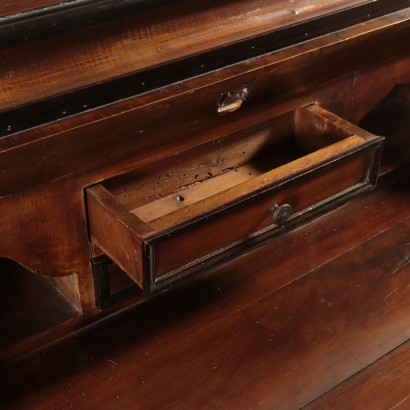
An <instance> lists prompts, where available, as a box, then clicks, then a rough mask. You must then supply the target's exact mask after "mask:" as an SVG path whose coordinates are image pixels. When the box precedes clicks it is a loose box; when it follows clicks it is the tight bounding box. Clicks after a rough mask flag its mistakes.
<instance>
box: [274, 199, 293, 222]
mask: <svg viewBox="0 0 410 410" xmlns="http://www.w3.org/2000/svg"><path fill="white" fill-rule="evenodd" d="M269 211H270V212H272V214H273V223H275V224H276V225H282V224H284V223H285V222H286V221H287V220H288V219H289V217H290V216H291V215H292V206H291V205H289V204H283V205H280V206H279V205H278V204H273V205H272V206H270V207H269Z"/></svg>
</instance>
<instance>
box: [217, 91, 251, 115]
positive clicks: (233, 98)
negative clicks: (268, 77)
mask: <svg viewBox="0 0 410 410" xmlns="http://www.w3.org/2000/svg"><path fill="white" fill-rule="evenodd" d="M248 96H249V87H248V86H244V87H242V88H240V89H239V90H236V91H228V92H226V93H224V94H222V95H221V96H220V98H219V102H218V114H227V113H229V112H234V111H236V110H239V108H241V106H242V103H243V102H244V101H245V100H246V99H247V98H248Z"/></svg>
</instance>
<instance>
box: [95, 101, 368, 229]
mask: <svg viewBox="0 0 410 410" xmlns="http://www.w3.org/2000/svg"><path fill="white" fill-rule="evenodd" d="M305 111H306V112H305ZM352 134H353V133H352V132H351V131H349V130H347V129H345V128H344V127H343V126H342V125H340V124H337V123H336V122H335V121H334V119H333V118H326V116H321V115H317V114H316V113H312V112H310V111H309V110H307V109H301V110H299V111H294V112H291V113H287V114H285V115H282V116H280V117H278V118H273V119H271V120H269V121H267V122H264V123H262V124H258V125H256V126H253V127H250V128H249V129H245V130H243V131H241V132H239V133H234V134H231V135H227V136H221V137H220V138H218V139H216V140H212V141H210V142H208V143H206V144H203V145H200V146H198V147H195V148H193V149H190V150H188V151H186V152H182V153H177V154H176V155H174V156H173V157H171V158H169V159H168V160H167V161H163V162H161V163H160V164H154V165H153V166H151V167H150V168H144V169H139V170H137V171H136V172H134V173H131V174H127V175H125V176H121V177H119V178H114V179H113V180H110V181H106V182H104V184H103V185H104V187H105V188H106V189H108V190H109V191H110V192H111V193H112V194H113V195H114V196H115V197H116V198H117V200H118V201H119V202H121V203H123V204H124V205H126V207H127V208H128V209H129V210H130V212H131V213H133V214H134V215H136V216H137V217H138V218H139V219H141V220H142V221H144V222H146V223H148V224H149V223H150V222H153V221H155V220H156V219H159V218H162V217H164V216H166V215H168V214H171V213H174V212H176V211H178V210H182V209H184V208H187V207H189V206H191V205H193V204H197V203H198V202H203V203H204V204H206V200H207V198H210V197H212V196H214V195H217V194H219V193H221V192H224V191H226V190H228V189H231V188H233V187H237V186H239V185H241V184H244V183H248V182H249V181H252V180H255V185H260V183H262V184H263V183H265V181H264V180H265V179H266V180H267V179H268V178H274V174H272V173H271V171H272V170H275V169H278V168H280V167H282V166H284V165H286V164H289V163H292V162H293V161H296V160H298V159H300V158H303V157H305V156H307V155H309V154H312V152H315V151H317V150H321V149H323V148H325V147H327V146H330V145H332V144H334V143H337V142H338V141H341V140H342V139H345V138H347V137H349V136H352ZM357 138H358V137H357ZM359 142H361V139H359V138H358V139H357V140H356V141H353V139H352V140H350V142H349V143H353V144H356V143H359ZM262 180H263V181H264V182H260V181H262ZM257 181H258V182H257ZM179 219H180V221H181V220H183V219H184V214H183V213H181V214H180V218H179ZM174 222H175V221H174ZM153 226H155V223H153Z"/></svg>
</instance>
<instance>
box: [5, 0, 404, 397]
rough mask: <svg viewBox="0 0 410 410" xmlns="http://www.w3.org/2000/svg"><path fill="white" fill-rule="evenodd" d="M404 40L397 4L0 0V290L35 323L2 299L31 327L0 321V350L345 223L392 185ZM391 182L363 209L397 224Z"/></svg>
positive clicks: (23, 345)
mask: <svg viewBox="0 0 410 410" xmlns="http://www.w3.org/2000/svg"><path fill="white" fill-rule="evenodd" d="M409 38H410V1H409V0H396V1H394V2H392V1H388V0H376V1H373V0H372V1H370V0H350V1H346V0H345V1H339V0H322V1H317V0H316V1H314V0H301V1H297V2H295V1H292V0H281V1H267V0H264V1H262V0H261V1H259V0H258V1H251V0H229V1H226V2H217V1H208V2H206V3H204V2H202V1H196V0H180V1H177V0H175V1H160V0H158V1H155V0H139V1H137V0H128V1H112V0H78V1H67V2H61V1H59V0H43V1H40V0H31V1H15V2H14V3H10V2H6V3H5V4H4V5H0V47H1V49H0V61H1V65H0V78H1V81H0V238H1V239H0V257H1V258H2V260H1V261H2V263H1V264H0V269H1V270H2V278H3V284H4V285H3V286H4V288H5V289H12V290H13V292H12V293H13V294H15V293H16V292H17V293H18V289H23V288H24V286H30V288H35V287H37V288H38V289H40V288H41V289H44V291H41V292H43V293H41V294H40V293H39V294H38V297H37V301H36V304H40V305H41V306H39V307H38V309H39V311H41V312H42V314H41V318H37V319H30V314H29V313H26V312H27V310H24V309H27V306H31V309H36V307H35V306H33V305H32V301H31V300H30V299H29V298H27V300H26V301H25V302H26V303H23V302H17V303H16V305H15V306H13V309H19V307H20V306H21V309H22V311H24V312H25V313H24V314H22V315H21V316H22V317H23V316H24V317H25V318H26V319H27V322H30V320H32V321H33V323H35V325H33V326H32V327H30V326H29V325H27V324H26V325H22V327H23V328H24V327H25V326H27V327H26V329H27V331H19V332H16V331H15V327H16V325H15V321H14V319H11V318H12V317H13V315H11V314H10V315H11V316H8V317H9V319H7V318H6V319H4V323H7V326H6V328H7V329H8V330H7V332H8V333H9V334H10V335H12V336H10V337H9V338H6V339H5V341H4V343H3V348H4V353H3V354H2V357H3V359H4V360H5V361H8V362H10V361H12V360H14V359H16V358H18V357H19V356H21V355H23V354H26V353H28V352H30V351H32V350H35V349H38V348H40V347H42V346H44V345H46V344H47V343H50V342H51V341H55V340H57V339H60V338H62V337H66V336H67V335H69V334H70V333H72V332H73V331H76V330H78V329H82V328H85V327H86V325H87V324H89V323H91V322H95V321H96V320H97V319H102V318H103V317H105V316H107V315H110V314H112V313H113V312H115V311H119V310H121V309H123V308H124V307H125V306H129V305H132V304H135V303H137V302H138V303H140V302H142V304H143V305H144V304H146V306H147V307H146V308H142V309H146V311H148V310H149V307H152V306H155V303H158V304H159V305H161V304H162V303H165V302H164V299H163V298H164V297H170V298H172V296H164V295H162V294H163V293H164V292H165V291H170V292H169V293H170V294H173V292H174V293H175V294H176V295H177V294H179V295H181V294H183V292H182V290H180V289H186V292H189V286H192V283H201V277H207V275H211V276H212V275H216V276H218V275H217V274H214V273H211V272H220V273H219V275H224V272H223V269H224V266H227V265H226V264H228V266H231V265H229V264H233V265H232V266H239V262H238V261H240V260H238V259H237V258H238V256H240V255H245V257H246V258H248V262H246V263H247V264H248V265H249V266H251V265H252V257H251V255H252V252H256V251H252V252H251V253H249V255H247V253H248V252H249V251H250V250H251V249H255V247H257V248H256V249H258V250H259V251H260V252H262V250H263V249H267V247H269V246H270V245H269V243H271V242H267V241H269V240H274V241H275V242H274V243H275V244H276V245H275V246H277V247H278V249H282V247H285V246H288V245H286V240H287V239H286V238H292V237H293V236H292V235H297V232H298V230H297V229H311V228H309V227H315V226H316V227H320V226H322V225H320V224H321V221H322V220H323V218H324V217H325V216H326V215H327V213H328V212H329V211H333V214H334V215H339V216H338V217H337V218H336V219H334V220H332V219H329V221H335V222H331V223H334V230H335V232H337V231H339V229H342V228H341V227H345V226H346V224H348V225H350V229H351V231H350V232H356V231H355V230H354V227H353V225H355V224H356V223H357V224H359V222H358V221H355V214H357V215H361V217H363V218H372V216H371V215H370V214H366V212H365V211H363V210H361V207H360V205H354V204H356V203H360V201H363V204H366V200H367V198H379V197H378V196H377V195H380V197H382V196H383V195H385V196H384V197H383V198H388V195H387V194H384V193H383V192H385V191H383V189H385V190H387V189H388V188H383V187H387V186H390V185H389V184H391V183H392V181H393V180H394V179H396V178H398V177H399V176H401V178H402V179H401V180H400V181H401V182H397V184H398V185H395V186H400V187H406V182H403V181H404V180H403V178H406V176H405V175H406V172H407V170H408V162H409V159H410V155H409V149H410V136H409V129H410V49H409V48H410V45H409V44H410V43H409ZM382 152H383V153H382ZM378 179H379V181H381V184H380V186H381V187H380V188H379V189H380V192H382V193H381V194H377V193H376V194H371V193H369V192H368V191H370V190H372V189H374V188H375V186H376V182H377V180H378ZM402 190H403V194H402V195H403V196H402V200H397V201H396V202H394V204H393V205H392V206H393V209H391V210H380V211H379V213H380V216H379V217H378V218H383V217H387V216H388V212H390V211H391V212H392V213H393V214H394V213H395V212H396V214H397V215H400V218H401V219H400V221H401V222H403V221H406V218H407V217H406V215H407V216H408V210H409V209H408V206H407V205H408V202H406V201H408V195H407V196H406V189H405V188H403V189H402ZM407 191H408V185H407ZM386 192H387V191H386ZM407 193H408V192H407ZM371 195H373V196H371ZM384 200H385V199H384ZM355 201H356V202H355ZM357 201H359V202H357ZM368 201H370V200H368ZM370 203H371V202H369V204H370ZM369 204H368V205H366V206H370V207H371V205H369ZM341 205H344V206H350V207H351V209H352V210H353V212H354V214H352V215H344V217H343V218H342V215H343V212H344V211H343V210H341V211H337V209H339V207H340V206H341ZM355 206H356V208H355ZM363 206H365V205H363ZM380 206H381V207H382V206H383V204H381V205H380ZM394 207H398V208H397V209H396V208H394ZM399 208H400V210H398V209H399ZM340 209H342V208H340ZM343 209H345V208H343ZM403 209H404V210H403ZM337 212H338V213H337ZM406 212H407V214H406ZM378 215H379V214H378ZM329 218H331V216H329ZM398 222H399V220H397V221H395V222H394V223H393V222H391V225H389V224H387V225H386V226H385V227H384V228H383V229H385V230H387V229H388V227H389V226H390V227H393V226H394V225H395V224H396V223H398ZM306 223H309V225H306V226H307V228H302V227H303V226H304V224H306ZM363 223H364V222H363ZM403 223H404V222H403ZM366 226H367V225H366ZM375 226H378V228H377V229H379V231H377V232H374V233H373V235H376V233H381V232H382V230H381V229H382V228H381V226H379V225H377V223H375ZM403 226H404V225H403ZM406 226H407V225H406ZM322 228H323V226H322ZM312 229H314V228H312ZM366 229H367V232H369V233H368V235H370V231H371V228H370V227H368V226H367V228H366ZM391 229H393V228H391ZM401 229H402V231H401V235H398V236H397V247H398V248H400V247H401V246H402V243H408V241H409V230H408V226H407V230H406V228H405V227H403V228H401ZM342 230H343V232H345V234H346V235H349V229H347V227H346V229H345V228H343V229H342ZM365 231H366V230H365ZM289 235H290V236H289ZM356 235H359V236H360V234H359V233H357V232H356ZM359 236H356V237H355V238H356V239H353V237H351V241H352V243H353V242H354V243H355V244H356V245H355V246H356V247H360V246H363V247H365V246H367V245H365V244H367V242H366V241H367V240H369V238H370V236H363V238H362V239H360V238H361V237H360V238H359ZM393 237H394V235H393ZM365 238H367V239H365ZM406 238H407V239H406ZM289 241H290V239H289ZM361 241H362V242H361ZM391 241H393V242H394V239H391ZM406 241H407V242H406ZM319 242H320V241H319V240H318V243H319ZM378 244H379V245H380V246H381V244H382V241H380V243H379V242H378ZM292 246H293V247H294V250H293V252H294V255H296V256H295V257H298V258H301V260H302V259H303V258H305V257H306V255H305V256H303V255H301V253H300V252H299V251H296V249H298V248H301V247H303V246H305V244H304V242H303V240H302V239H299V240H298V241H296V242H295V243H294V244H293V245H292ZM400 249H401V248H400ZM406 249H407V248H406ZM325 251H326V252H330V250H329V249H328V248H325ZM298 252H299V253H298ZM343 252H346V249H345V250H342V249H340V250H339V251H337V252H336V253H335V255H334V257H335V258H336V257H338V256H340V255H342V253H343ZM330 253H331V252H330ZM330 253H329V254H330ZM275 255H276V256H275V257H272V259H269V263H268V262H266V263H265V265H264V266H265V267H264V268H263V269H269V272H271V275H273V276H274V275H275V271H276V270H277V271H280V269H281V266H282V267H284V266H286V262H285V261H284V260H283V258H282V257H281V256H280V255H279V254H275ZM242 257H243V256H242ZM259 257H260V256H259ZM288 257H289V258H290V259H292V258H293V254H292V253H289V254H288ZM355 257H356V256H352V260H354V258H355ZM249 258H250V259H249ZM314 259H315V261H316V259H317V258H316V257H315V258H314ZM405 260H407V262H405ZM405 260H404V262H403V261H402V262H401V263H402V265H400V264H399V265H400V266H398V267H397V269H399V270H400V269H407V268H406V266H407V263H408V259H405ZM12 261H13V262H12ZM222 262H223V263H225V265H223V266H222V267H219V266H221V263H222ZM244 263H245V262H244ZM246 263H245V265H246ZM295 263H296V262H295ZM315 263H316V262H315ZM395 263H396V262H395ZM397 263H398V262H397ZM16 264H18V265H20V266H21V267H24V269H22V268H17V265H16ZM235 264H236V265H235ZM386 264H387V265H389V262H388V259H387V262H386ZM393 265H394V263H393ZM246 266H247V265H246ZM318 266H320V263H319V262H318V265H317V266H316V267H318ZM255 269H256V268H255ZM263 269H262V268H261V271H262V270H263ZM283 269H285V268H283ZM364 269H365V268H364ZM9 272H11V273H9ZM18 272H19V273H18ZM254 274H255V277H257V276H258V272H257V269H256V270H255V272H254ZM317 274H318V275H319V273H317ZM259 275H262V272H261V273H259ZM288 275H289V278H288V279H289V281H291V280H293V279H294V278H293V279H290V278H291V277H292V273H291V272H290V271H289V272H288ZM315 275H316V273H315ZM215 280H216V282H218V280H220V279H215ZM239 280H240V278H239V277H238V279H237V281H239ZM285 282H286V280H285ZM285 282H284V283H285ZM25 283H26V285H25ZM186 283H188V285H186ZM282 285H283V284H282ZM183 286H185V287H184V288H182V287H183ZM186 286H188V287H186ZM198 286H199V285H198ZM249 286H250V287H251V284H250V285H249ZM270 286H272V287H271V289H270V291H271V292H273V291H274V290H276V289H277V286H279V285H278V284H276V285H275V284H273V283H271V285H270ZM267 289H269V288H267ZM6 292H7V291H6ZM21 292H22V293H21V294H22V295H24V292H23V291H21ZM155 295H160V296H158V297H157V298H155V297H154V296H155ZM161 295H162V296H161ZM151 297H154V298H153V299H152V301H148V302H146V299H147V298H148V299H149V298H151ZM23 299H24V298H23ZM38 299H41V300H38ZM43 300H44V301H43ZM155 301H157V302H155ZM9 303H10V305H11V304H12V303H13V302H12V298H11V297H10V302H9ZM154 309H155V308H154ZM29 311H30V308H29V310H28V312H29ZM407 313H409V312H408V311H407ZM6 316H7V313H5V317H6ZM284 320H285V319H284ZM36 328H37V330H36ZM13 329H14V330H13ZM44 332H47V333H44ZM395 340H396V342H397V343H399V342H402V341H404V340H405V339H403V340H401V339H400V340H399V339H395ZM396 346H397V344H396V345H390V348H391V349H392V348H394V347H396ZM379 354H382V352H381V351H380V352H379ZM376 358H377V357H373V359H376ZM358 369H359V368H355V370H354V371H357V370H358ZM354 371H353V370H352V372H351V373H350V374H353V373H354ZM346 374H347V373H346ZM339 381H340V380H339ZM311 399H312V397H311ZM306 403H307V402H306ZM306 403H305V404H306ZM299 404H300V403H299Z"/></svg>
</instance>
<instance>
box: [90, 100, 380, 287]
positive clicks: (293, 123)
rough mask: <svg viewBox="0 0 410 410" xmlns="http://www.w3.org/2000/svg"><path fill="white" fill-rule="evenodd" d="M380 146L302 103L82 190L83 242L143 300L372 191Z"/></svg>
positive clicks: (376, 140) (375, 138) (370, 137)
mask: <svg viewBox="0 0 410 410" xmlns="http://www.w3.org/2000/svg"><path fill="white" fill-rule="evenodd" d="M382 144H383V138H382V137H378V136H374V135H372V134H370V133H368V132H366V131H363V130H362V129H360V128H358V127H356V126H354V125H352V124H350V123H348V122H346V121H344V120H343V119H341V118H339V117H337V116H336V115H334V114H331V113H329V112H327V111H325V110H324V109H322V108H320V107H318V106H317V105H310V106H307V107H303V108H300V109H297V110H295V111H292V112H289V113H286V114H283V115H281V116H279V117H275V118H272V119H270V120H268V121H265V122H263V123H260V124H257V125H253V126H251V127H249V128H246V129H244V130H241V131H240V132H236V133H232V134H230V135H223V136H219V137H218V138H215V139H214V140H212V141H209V142H207V143H203V144H201V145H198V146H195V147H193V148H190V149H189V150H186V151H183V152H178V153H175V154H174V155H173V156H172V157H170V158H168V159H166V160H164V161H161V162H159V163H155V164H150V165H148V166H147V165H144V166H141V167H139V168H138V169H136V170H135V171H134V172H131V173H129V174H127V175H122V176H119V177H116V178H113V179H110V180H107V181H104V182H102V183H99V184H97V185H94V186H91V187H89V188H87V190H86V200H87V209H88V223H89V229H90V237H91V240H92V241H93V242H94V243H95V244H96V245H97V246H98V247H99V248H100V249H101V250H102V251H103V252H105V253H106V254H107V255H108V256H109V257H110V258H111V259H112V260H113V261H114V262H115V263H116V264H117V265H119V267H121V268H122V269H123V270H124V271H125V272H126V273H127V274H128V275H129V276H130V277H131V278H132V279H133V280H134V281H135V282H136V283H137V284H138V285H140V286H141V287H142V288H143V289H144V291H145V293H146V294H149V293H151V292H154V291H156V290H159V289H161V288H163V287H164V286H167V285H169V284H170V283H171V282H173V281H175V280H177V279H179V278H181V277H183V276H185V275H187V274H189V273H192V272H193V271H197V270H200V269H202V268H204V267H205V266H209V265H210V264H211V263H215V262H216V261H218V260H222V259H224V258H226V257H228V256H229V255H232V254H234V253H237V252H238V251H241V250H245V249H247V248H249V246H251V245H253V244H255V243H257V242H258V241H261V240H263V239H265V238H267V237H268V236H271V235H273V234H274V233H275V232H277V231H283V230H285V229H287V228H290V227H292V226H294V225H296V224H298V223H300V222H302V221H304V220H306V219H307V218H310V217H311V216H313V215H315V214H318V213H320V212H323V211H324V210H325V209H329V208H331V207H334V206H336V205H337V204H338V203H340V202H341V201H342V200H344V199H345V198H347V197H349V196H351V195H353V194H355V193H357V192H360V191H363V190H366V189H369V188H372V187H373V186H374V185H375V182H376V178H377V172H378V165H379V160H380V155H381V149H382Z"/></svg>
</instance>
